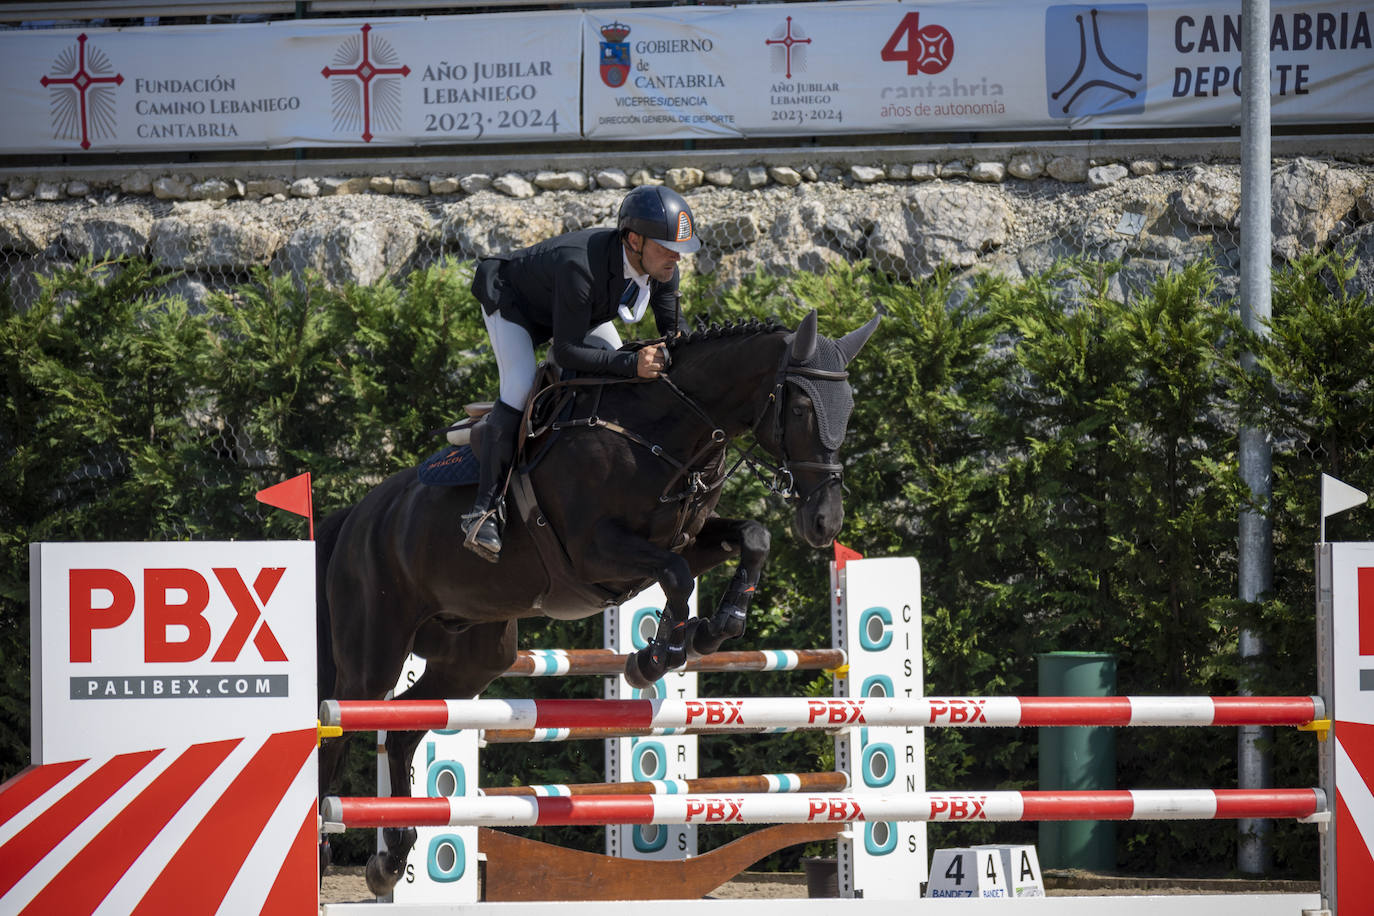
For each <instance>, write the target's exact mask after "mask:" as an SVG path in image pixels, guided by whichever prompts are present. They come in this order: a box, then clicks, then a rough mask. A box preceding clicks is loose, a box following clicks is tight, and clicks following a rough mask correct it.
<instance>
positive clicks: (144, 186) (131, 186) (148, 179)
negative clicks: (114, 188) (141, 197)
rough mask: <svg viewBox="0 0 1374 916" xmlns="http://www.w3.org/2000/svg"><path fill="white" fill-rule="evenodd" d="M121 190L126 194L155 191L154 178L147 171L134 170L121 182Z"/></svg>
mask: <svg viewBox="0 0 1374 916" xmlns="http://www.w3.org/2000/svg"><path fill="white" fill-rule="evenodd" d="M119 190H121V191H123V192H124V193H125V194H151V193H152V191H153V179H152V176H150V175H149V174H148V173H147V172H134V173H133V174H131V175H126V176H124V179H123V180H122V181H120V182H119Z"/></svg>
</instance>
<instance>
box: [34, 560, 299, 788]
mask: <svg viewBox="0 0 1374 916" xmlns="http://www.w3.org/2000/svg"><path fill="white" fill-rule="evenodd" d="M30 557H31V562H32V571H31V578H32V581H33V595H34V597H33V608H34V610H33V640H34V642H33V664H34V675H33V683H34V691H33V706H34V716H33V756H34V762H35V763H51V762H54V761H59V760H74V759H77V758H84V757H90V756H92V755H94V754H117V753H124V752H128V751H135V750H144V749H150V748H164V747H169V746H172V745H185V744H189V743H192V742H196V741H210V740H215V739H220V738H223V737H225V736H226V735H247V734H261V733H270V732H286V731H292V730H297V729H300V728H301V727H302V725H303V724H304V725H307V726H309V725H312V724H313V723H314V721H315V716H316V706H317V699H316V696H315V551H314V544H313V542H310V541H269V542H243V541H238V542H231V543H222V542H173V543H163V544H142V543H81V544H76V543H72V544H35V545H33V546H32V547H31V548H30Z"/></svg>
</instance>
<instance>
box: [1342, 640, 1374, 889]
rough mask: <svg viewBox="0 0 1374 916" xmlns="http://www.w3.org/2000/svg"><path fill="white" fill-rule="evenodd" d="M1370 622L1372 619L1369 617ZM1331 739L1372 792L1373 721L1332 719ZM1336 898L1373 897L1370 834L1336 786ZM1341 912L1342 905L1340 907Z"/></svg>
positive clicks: (1373, 844)
mask: <svg viewBox="0 0 1374 916" xmlns="http://www.w3.org/2000/svg"><path fill="white" fill-rule="evenodd" d="M1371 622H1374V621H1371ZM1335 739H1336V741H1338V742H1339V743H1340V749H1341V750H1343V751H1345V754H1346V756H1347V757H1349V758H1350V762H1351V764H1352V765H1353V766H1354V767H1355V770H1356V772H1358V773H1359V774H1360V778H1361V779H1362V780H1364V784H1365V789H1366V791H1369V792H1374V725H1365V724H1362V723H1357V722H1341V721H1338V722H1336V729H1335ZM1336 836H1337V838H1338V839H1339V842H1338V843H1336V899H1338V900H1340V901H1341V902H1342V903H1344V902H1345V901H1347V900H1362V901H1366V902H1367V901H1371V900H1374V856H1372V855H1371V851H1374V850H1371V847H1374V836H1364V835H1363V834H1361V833H1360V825H1359V824H1357V823H1355V818H1354V817H1352V816H1351V814H1350V806H1349V805H1347V804H1346V802H1345V798H1344V797H1343V796H1342V795H1341V792H1340V789H1339V788H1337V790H1336ZM1341 912H1342V913H1344V912H1345V908H1344V907H1342V908H1341Z"/></svg>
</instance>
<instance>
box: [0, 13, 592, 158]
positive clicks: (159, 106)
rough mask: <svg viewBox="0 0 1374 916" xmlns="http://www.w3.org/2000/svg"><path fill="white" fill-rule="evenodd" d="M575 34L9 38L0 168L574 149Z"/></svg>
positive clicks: (566, 29)
mask: <svg viewBox="0 0 1374 916" xmlns="http://www.w3.org/2000/svg"><path fill="white" fill-rule="evenodd" d="M580 21H581V20H580V14H579V13H577V12H573V11H569V12H545V13H503V14H499V15H480V16H445V17H436V18H430V19H414V18H412V19H391V20H367V21H363V20H338V19H331V20H311V21H302V22H272V23H263V24H243V25H232V26H169V27H157V28H129V29H89V30H86V31H80V32H78V31H76V30H55V31H19V32H0V86H3V88H4V93H3V95H0V119H3V123H4V125H5V129H4V130H3V131H0V153H19V152H33V151H63V152H66V151H70V152H80V151H82V150H90V151H92V152H121V151H126V150H147V149H166V150H184V149H186V148H188V147H192V148H198V147H218V148H225V149H232V148H259V149H260V148H264V147H266V148H271V147H293V146H328V145H346V146H366V145H368V144H373V145H378V146H384V145H388V146H394V145H414V144H430V143H455V142H472V141H488V140H510V139H517V138H519V139H523V138H531V139H533V138H537V139H556V138H562V137H577V136H578V135H579V129H580V128H579V123H578V105H579V86H578V79H579V77H578V68H579V60H578V55H579V53H580V50H579V47H578V42H577V35H578V28H579V24H580Z"/></svg>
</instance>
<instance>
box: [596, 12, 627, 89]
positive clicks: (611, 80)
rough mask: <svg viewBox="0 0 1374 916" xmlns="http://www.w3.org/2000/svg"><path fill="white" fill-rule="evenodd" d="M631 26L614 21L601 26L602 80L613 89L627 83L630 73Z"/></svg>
mask: <svg viewBox="0 0 1374 916" xmlns="http://www.w3.org/2000/svg"><path fill="white" fill-rule="evenodd" d="M629 34H630V27H629V26H628V25H626V24H625V23H623V22H612V23H610V24H609V25H603V26H602V27H601V37H602V38H604V39H606V40H605V41H603V42H601V82H603V83H605V84H606V85H607V86H610V87H611V88H612V89H619V88H620V87H621V86H623V85H625V80H626V79H627V78H628V77H629V75H630V43H629V42H628V41H626V40H625V39H626V38H627V37H629Z"/></svg>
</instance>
